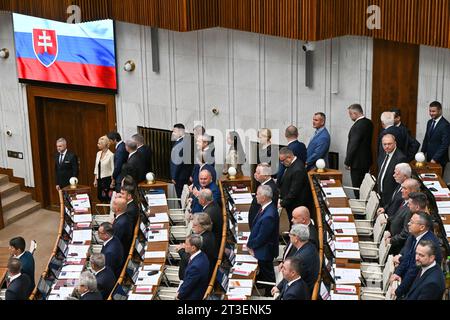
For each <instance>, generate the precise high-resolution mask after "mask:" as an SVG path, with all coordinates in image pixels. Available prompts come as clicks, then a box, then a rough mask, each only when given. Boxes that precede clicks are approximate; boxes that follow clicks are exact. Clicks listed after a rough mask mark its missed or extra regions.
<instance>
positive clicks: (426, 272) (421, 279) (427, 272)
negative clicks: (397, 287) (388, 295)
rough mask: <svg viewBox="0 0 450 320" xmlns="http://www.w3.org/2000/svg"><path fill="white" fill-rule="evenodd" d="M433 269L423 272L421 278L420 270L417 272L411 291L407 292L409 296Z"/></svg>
mask: <svg viewBox="0 0 450 320" xmlns="http://www.w3.org/2000/svg"><path fill="white" fill-rule="evenodd" d="M434 268H435V267H433V268H431V269H428V270H427V271H425V273H424V274H423V275H422V276H421V277H419V275H420V273H421V272H422V269H420V270H419V274H418V275H417V278H416V280H415V281H414V282H413V284H412V286H411V289H410V290H409V294H411V293H412V292H413V291H414V290H415V289H416V288H417V287H418V286H419V285H420V284H421V283H422V282H423V281H424V280H425V279H426V278H427V277H428V276H429V275H430V273H431V272H432V271H433V270H434Z"/></svg>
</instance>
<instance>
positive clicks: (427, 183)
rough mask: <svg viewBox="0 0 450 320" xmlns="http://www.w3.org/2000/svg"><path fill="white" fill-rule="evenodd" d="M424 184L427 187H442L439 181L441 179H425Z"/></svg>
mask: <svg viewBox="0 0 450 320" xmlns="http://www.w3.org/2000/svg"><path fill="white" fill-rule="evenodd" d="M423 184H424V185H425V187H427V188H428V189H429V188H436V189H438V190H439V189H442V186H441V184H440V183H439V181H424V182H423Z"/></svg>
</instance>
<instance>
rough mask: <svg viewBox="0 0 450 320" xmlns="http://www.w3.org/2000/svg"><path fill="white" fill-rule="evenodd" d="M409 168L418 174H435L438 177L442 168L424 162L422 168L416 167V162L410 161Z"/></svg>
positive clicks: (435, 164) (436, 164) (438, 165)
mask: <svg viewBox="0 0 450 320" xmlns="http://www.w3.org/2000/svg"><path fill="white" fill-rule="evenodd" d="M410 164H411V168H413V169H414V170H416V172H417V173H418V174H422V173H430V172H431V173H435V174H437V175H438V176H440V177H442V166H441V165H440V164H439V163H431V162H425V164H424V166H423V167H416V161H415V160H414V161H412V162H411V163H410Z"/></svg>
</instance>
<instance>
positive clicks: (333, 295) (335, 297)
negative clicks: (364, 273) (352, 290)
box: [330, 292, 359, 301]
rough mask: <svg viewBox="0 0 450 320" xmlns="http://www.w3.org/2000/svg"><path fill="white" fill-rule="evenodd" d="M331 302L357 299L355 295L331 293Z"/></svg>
mask: <svg viewBox="0 0 450 320" xmlns="http://www.w3.org/2000/svg"><path fill="white" fill-rule="evenodd" d="M330 296H331V300H335V301H338V300H359V297H358V296H357V295H356V294H338V293H334V292H331V295H330Z"/></svg>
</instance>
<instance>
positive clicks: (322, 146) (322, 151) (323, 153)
mask: <svg viewBox="0 0 450 320" xmlns="http://www.w3.org/2000/svg"><path fill="white" fill-rule="evenodd" d="M330 143H331V138H330V133H329V132H328V130H327V128H324V129H323V130H322V131H320V132H319V133H317V134H316V135H314V136H313V138H312V139H311V141H310V142H309V144H308V148H307V149H306V151H307V158H306V163H307V164H308V166H307V170H308V171H309V170H310V169H312V168H314V167H315V166H316V161H317V160H319V159H324V160H325V163H326V164H327V166H328V150H329V149H330Z"/></svg>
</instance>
